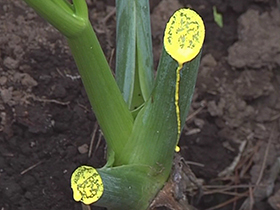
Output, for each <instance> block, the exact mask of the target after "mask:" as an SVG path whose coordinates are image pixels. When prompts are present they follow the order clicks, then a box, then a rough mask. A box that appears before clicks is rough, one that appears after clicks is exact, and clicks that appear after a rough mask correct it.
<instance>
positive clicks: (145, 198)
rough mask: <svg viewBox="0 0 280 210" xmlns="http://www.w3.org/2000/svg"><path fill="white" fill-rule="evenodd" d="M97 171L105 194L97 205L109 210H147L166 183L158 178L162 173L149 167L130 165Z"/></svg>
mask: <svg viewBox="0 0 280 210" xmlns="http://www.w3.org/2000/svg"><path fill="white" fill-rule="evenodd" d="M97 171H98V173H99V174H100V176H101V178H102V181H103V185H104V193H103V195H102V197H101V198H100V199H99V200H98V201H97V202H96V204H95V205H97V206H102V207H107V208H108V210H111V209H113V210H145V209H147V207H148V205H149V203H150V202H151V199H152V198H154V197H155V195H156V194H157V192H158V191H159V190H160V189H161V188H162V186H163V184H164V182H165V180H163V179H161V178H159V177H157V176H156V175H157V174H160V173H161V172H160V171H151V170H150V167H148V166H141V165H129V166H120V167H113V168H101V169H97Z"/></svg>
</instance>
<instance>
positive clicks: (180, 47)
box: [163, 8, 205, 152]
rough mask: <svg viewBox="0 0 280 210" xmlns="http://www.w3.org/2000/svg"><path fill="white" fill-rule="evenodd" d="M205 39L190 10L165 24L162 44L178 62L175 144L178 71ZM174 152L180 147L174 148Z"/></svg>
mask: <svg viewBox="0 0 280 210" xmlns="http://www.w3.org/2000/svg"><path fill="white" fill-rule="evenodd" d="M204 37H205V27H204V23H203V21H202V19H201V17H200V16H199V15H198V14H197V13H196V12H195V11H193V10H191V9H185V8H183V9H179V10H177V11H176V12H175V13H174V14H173V15H172V16H171V18H170V19H169V21H168V23H167V24H166V28H165V32H164V39H163V44H164V48H165V50H166V52H167V53H168V54H169V55H170V56H171V57H172V58H173V59H174V60H176V61H177V62H178V68H177V69H176V87H175V109H176V110H175V111H176V117H177V127H178V128H177V129H178V135H177V144H178V142H179V138H180V134H181V119H180V107H179V86H180V71H181V69H182V68H183V64H184V63H186V62H188V61H191V60H192V59H194V58H195V57H196V56H197V55H198V53H199V52H200V50H201V48H202V45H203V41H204ZM175 151H176V152H179V151H180V147H178V146H176V148H175Z"/></svg>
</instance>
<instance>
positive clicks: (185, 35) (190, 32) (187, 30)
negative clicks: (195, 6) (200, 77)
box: [164, 8, 205, 64]
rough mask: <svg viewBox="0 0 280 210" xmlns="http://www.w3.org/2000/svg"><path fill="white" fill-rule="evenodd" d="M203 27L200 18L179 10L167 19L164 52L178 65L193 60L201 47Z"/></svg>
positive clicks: (203, 33) (192, 12)
mask: <svg viewBox="0 0 280 210" xmlns="http://www.w3.org/2000/svg"><path fill="white" fill-rule="evenodd" d="M204 37H205V27H204V24H203V21H202V19H201V17H200V16H199V15H198V14H197V13H196V12H195V11H193V10H191V9H185V8H182V9H179V10H177V11H176V12H175V13H174V14H173V15H172V16H171V18H170V19H169V21H168V23H167V24H166V28H165V32H164V47H165V50H166V52H167V53H168V54H169V55H170V56H171V57H172V58H173V59H174V60H176V61H177V62H178V63H181V64H183V63H185V62H188V61H190V60H192V59H193V58H195V57H196V56H197V55H198V53H199V52H200V49H201V47H202V45H203V41H204Z"/></svg>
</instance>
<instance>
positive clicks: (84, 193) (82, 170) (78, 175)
mask: <svg viewBox="0 0 280 210" xmlns="http://www.w3.org/2000/svg"><path fill="white" fill-rule="evenodd" d="M71 188H72V190H73V198H74V200H75V201H81V202H83V203H84V204H87V205H88V204H92V203H94V202H96V201H98V200H99V198H100V197H101V196H102V194H103V191H104V186H103V183H102V179H101V176H100V175H99V173H98V172H97V171H96V169H94V168H93V167H90V166H80V167H79V168H77V169H76V170H75V171H74V172H73V174H72V177H71Z"/></svg>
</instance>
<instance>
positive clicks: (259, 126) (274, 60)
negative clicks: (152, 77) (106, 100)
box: [0, 0, 280, 210]
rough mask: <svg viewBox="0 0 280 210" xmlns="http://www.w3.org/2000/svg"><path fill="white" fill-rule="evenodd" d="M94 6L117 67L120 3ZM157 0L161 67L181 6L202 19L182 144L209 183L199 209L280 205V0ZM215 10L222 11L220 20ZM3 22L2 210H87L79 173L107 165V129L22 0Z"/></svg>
mask: <svg viewBox="0 0 280 210" xmlns="http://www.w3.org/2000/svg"><path fill="white" fill-rule="evenodd" d="M87 2H88V5H89V11H90V19H91V21H92V24H93V27H94V29H95V30H96V33H97V36H98V37H99V40H100V43H101V45H102V48H103V50H104V52H105V55H106V57H107V58H108V61H109V63H110V65H111V67H112V69H114V48H115V14H114V12H113V10H114V1H113V0H106V1H105V0H88V1H87ZM277 2H278V5H277ZM150 3H151V18H152V32H153V47H154V58H155V65H156V64H157V62H158V59H159V56H160V49H161V41H162V38H161V37H162V33H163V30H164V26H165V23H166V21H167V19H168V18H169V16H170V15H171V14H172V13H173V12H174V10H176V9H178V8H179V7H182V6H184V7H186V6H187V7H191V8H194V9H195V10H196V11H198V12H199V14H200V15H201V16H202V17H203V19H204V21H205V24H206V40H205V45H204V49H203V56H202V61H201V66H200V71H199V75H198V81H197V87H196V90H195V94H194V97H193V103H192V107H191V110H190V114H189V117H188V119H187V121H186V126H185V129H184V132H183V135H182V137H181V140H180V144H181V150H182V151H181V154H182V156H183V157H184V158H185V160H187V161H189V165H190V167H191V169H192V170H193V172H194V174H195V175H196V176H197V178H198V179H199V180H200V181H201V182H202V183H203V190H204V194H203V195H202V197H201V199H200V200H199V201H198V202H197V203H196V204H194V205H195V206H196V207H197V208H198V209H222V210H228V209H242V208H243V209H254V210H264V209H266V210H270V209H271V210H272V209H280V207H279V206H280V190H279V189H280V178H278V172H279V168H280V158H279V157H280V138H279V130H280V41H279V40H280V21H279V20H280V12H279V8H280V7H279V1H274V0H238V1H233V0H227V1H222V0H210V1H209V0H199V1H198V0H180V1H175V0H151V1H150ZM213 6H216V8H217V11H218V12H219V13H221V14H222V16H223V27H222V28H221V27H219V26H218V25H217V24H216V23H215V21H214V18H213ZM0 18H1V21H0V88H1V97H0V120H1V124H0V129H1V133H0V209H1V210H24V209H40V210H45V209H53V210H55V209H73V210H74V209H75V210H78V209H81V205H80V204H79V203H76V202H75V201H74V200H73V199H72V192H71V189H70V186H69V179H70V176H71V173H72V172H73V170H74V169H75V168H76V167H78V166H79V165H81V164H89V165H93V166H94V167H101V166H102V165H104V164H105V158H104V148H105V142H104V140H101V142H100V143H98V140H97V139H98V138H99V136H101V132H100V131H99V132H97V133H96V135H93V134H94V130H95V128H96V119H95V117H94V114H93V113H92V111H91V108H90V104H89V102H88V99H87V97H86V93H85V91H84V89H83V86H82V82H81V80H80V78H79V74H78V71H77V69H76V67H75V63H74V61H73V59H72V57H71V54H70V52H69V48H68V47H67V44H66V41H65V39H64V38H63V37H62V36H61V35H60V34H59V33H58V32H57V31H56V30H55V29H53V28H52V26H50V25H48V24H47V23H46V22H45V21H44V20H42V18H40V17H38V16H37V15H36V14H35V13H34V12H33V11H32V9H30V8H28V7H27V6H26V5H25V3H23V2H22V1H20V0H14V1H5V0H0ZM92 139H94V143H93V148H94V149H93V150H91V149H90V144H91V140H92ZM190 200H191V198H190ZM253 200H254V205H253V203H252V202H253ZM217 205H220V206H217ZM212 207H213V208H212ZM92 209H96V210H97V209H102V208H98V207H92Z"/></svg>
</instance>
